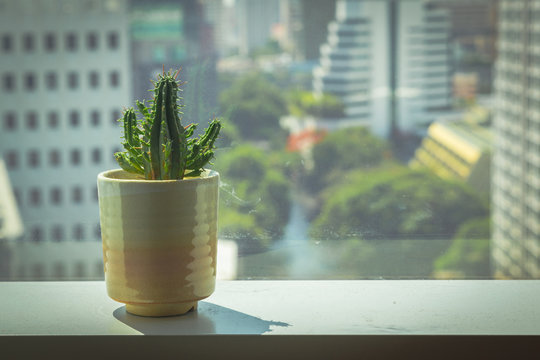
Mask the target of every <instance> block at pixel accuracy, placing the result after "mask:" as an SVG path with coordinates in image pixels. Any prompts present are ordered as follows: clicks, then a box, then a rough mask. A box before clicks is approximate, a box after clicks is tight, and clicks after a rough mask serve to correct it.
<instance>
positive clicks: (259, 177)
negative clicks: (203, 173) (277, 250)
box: [217, 145, 291, 253]
mask: <svg viewBox="0 0 540 360" xmlns="http://www.w3.org/2000/svg"><path fill="white" fill-rule="evenodd" d="M217 170H218V171H219V172H220V174H221V181H222V187H221V190H222V191H221V193H220V217H219V222H220V231H221V234H222V236H227V237H231V238H233V239H234V240H236V241H237V242H238V244H239V246H240V250H241V251H242V252H244V253H245V252H254V251H260V250H262V249H265V248H267V247H268V246H269V245H270V244H271V243H272V241H274V240H276V239H279V238H280V237H281V236H283V231H284V228H285V225H286V224H287V222H288V220H289V213H290V207H291V200H290V195H289V192H290V185H289V182H288V181H287V180H286V179H285V177H284V176H283V174H282V172H281V171H280V169H279V168H277V167H276V166H272V165H271V160H269V159H268V158H267V157H266V156H265V154H264V153H263V152H262V150H260V149H258V148H256V147H254V146H251V145H242V146H237V147H235V148H233V149H231V150H229V151H228V152H226V153H222V154H219V167H217Z"/></svg>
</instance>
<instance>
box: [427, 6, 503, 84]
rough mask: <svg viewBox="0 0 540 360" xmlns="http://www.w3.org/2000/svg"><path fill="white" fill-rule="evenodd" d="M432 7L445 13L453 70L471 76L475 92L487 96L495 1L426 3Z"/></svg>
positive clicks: (490, 81) (490, 80) (493, 53)
mask: <svg viewBox="0 0 540 360" xmlns="http://www.w3.org/2000/svg"><path fill="white" fill-rule="evenodd" d="M430 2H431V4H433V5H434V6H437V7H440V8H443V9H446V10H448V12H449V15H450V22H451V24H452V26H451V32H450V39H449V41H450V43H451V46H452V52H453V66H454V68H455V70H456V71H458V72H462V73H474V74H476V76H477V78H478V86H477V91H478V92H479V93H481V94H486V93H491V92H492V84H493V65H494V63H495V59H496V55H497V49H496V40H497V4H498V0H430Z"/></svg>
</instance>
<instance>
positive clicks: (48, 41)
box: [43, 33, 56, 52]
mask: <svg viewBox="0 0 540 360" xmlns="http://www.w3.org/2000/svg"><path fill="white" fill-rule="evenodd" d="M43 44H44V48H45V51H47V52H52V51H55V50H56V36H54V34H53V33H47V34H45V37H44V42H43Z"/></svg>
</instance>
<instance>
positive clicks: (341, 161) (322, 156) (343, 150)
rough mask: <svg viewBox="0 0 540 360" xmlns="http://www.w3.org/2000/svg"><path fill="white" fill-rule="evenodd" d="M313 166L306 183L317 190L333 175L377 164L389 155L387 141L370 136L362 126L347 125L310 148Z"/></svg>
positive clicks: (336, 175)
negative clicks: (347, 126) (351, 126)
mask: <svg viewBox="0 0 540 360" xmlns="http://www.w3.org/2000/svg"><path fill="white" fill-rule="evenodd" d="M312 156H313V162H314V167H313V170H312V171H311V172H310V174H309V176H308V178H307V179H306V180H307V183H308V186H309V187H310V188H311V189H314V190H320V189H321V188H322V187H324V186H326V185H328V183H329V180H331V178H332V177H338V176H339V177H341V176H342V174H343V173H345V172H348V171H350V170H353V169H358V168H371V167H375V166H378V165H380V164H381V163H382V161H383V160H384V159H385V158H389V157H390V156H391V155H390V150H389V147H388V144H387V143H386V142H385V141H384V140H381V139H379V138H376V137H375V136H373V135H371V134H370V132H369V131H368V130H367V129H366V128H364V127H357V128H347V129H342V130H338V131H335V132H332V133H330V134H329V135H328V136H327V137H326V138H325V139H324V140H323V141H321V142H320V143H319V144H317V145H315V146H314V147H313V150H312Z"/></svg>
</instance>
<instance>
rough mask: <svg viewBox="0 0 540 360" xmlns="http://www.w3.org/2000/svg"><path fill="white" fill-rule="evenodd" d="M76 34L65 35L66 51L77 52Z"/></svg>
mask: <svg viewBox="0 0 540 360" xmlns="http://www.w3.org/2000/svg"><path fill="white" fill-rule="evenodd" d="M77 45H78V44H77V34H76V33H72V32H70V33H67V34H66V49H67V50H68V51H75V50H77Z"/></svg>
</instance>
